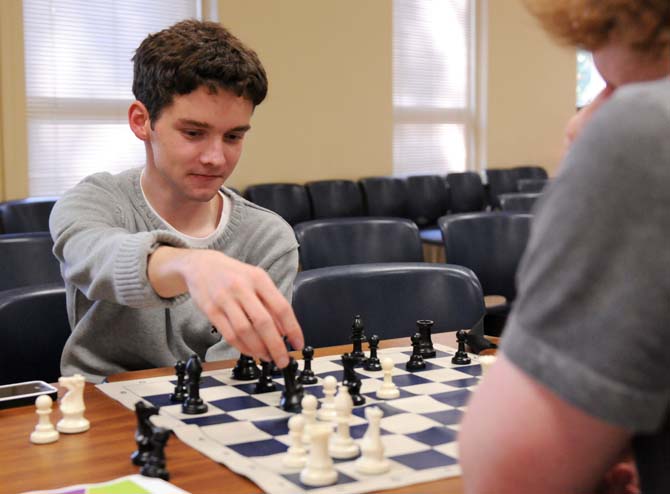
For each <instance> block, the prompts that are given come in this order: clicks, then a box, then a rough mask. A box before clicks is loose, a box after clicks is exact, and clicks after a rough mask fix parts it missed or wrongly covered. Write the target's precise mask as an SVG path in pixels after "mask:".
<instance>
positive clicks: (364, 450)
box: [356, 407, 391, 475]
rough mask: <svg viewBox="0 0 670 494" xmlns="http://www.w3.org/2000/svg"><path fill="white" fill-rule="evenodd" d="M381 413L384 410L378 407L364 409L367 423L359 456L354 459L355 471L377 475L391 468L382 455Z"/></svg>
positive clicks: (382, 413)
mask: <svg viewBox="0 0 670 494" xmlns="http://www.w3.org/2000/svg"><path fill="white" fill-rule="evenodd" d="M382 415H384V412H382V411H381V409H380V408H378V407H368V408H366V409H365V418H367V419H368V422H369V425H368V430H367V431H365V435H364V436H363V442H362V443H361V457H360V458H359V459H358V460H356V471H357V472H360V473H367V474H370V475H379V474H381V473H386V472H388V471H389V469H390V468H391V464H390V463H389V461H388V460H387V459H386V458H385V457H384V445H383V444H382V439H381V431H380V428H379V425H380V422H381V419H382Z"/></svg>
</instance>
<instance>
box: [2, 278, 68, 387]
mask: <svg viewBox="0 0 670 494" xmlns="http://www.w3.org/2000/svg"><path fill="white" fill-rule="evenodd" d="M70 332H71V331H70V324H69V322H68V317H67V311H66V308H65V288H64V287H63V286H62V285H59V284H50V285H37V286H29V287H23V288H17V289H15V290H6V291H4V292H0V384H9V383H16V382H22V381H33V380H42V381H46V382H55V381H57V380H58V377H59V376H60V357H61V353H62V351H63V346H64V345H65V341H66V340H67V338H68V336H69V335H70Z"/></svg>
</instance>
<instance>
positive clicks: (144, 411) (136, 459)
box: [130, 401, 158, 466]
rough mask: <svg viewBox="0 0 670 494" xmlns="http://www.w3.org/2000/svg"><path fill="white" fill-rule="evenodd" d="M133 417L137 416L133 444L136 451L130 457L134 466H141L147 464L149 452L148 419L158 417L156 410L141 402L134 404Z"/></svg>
mask: <svg viewBox="0 0 670 494" xmlns="http://www.w3.org/2000/svg"><path fill="white" fill-rule="evenodd" d="M135 415H136V416H137V430H136V431H135V442H136V443H137V450H136V451H134V452H133V454H132V455H130V460H131V461H132V462H133V464H134V465H137V466H141V465H144V464H145V463H146V462H147V458H148V457H149V453H150V452H151V427H152V425H153V424H152V423H151V421H150V420H149V417H151V416H152V415H158V408H156V407H154V406H151V405H147V404H146V403H144V402H143V401H138V402H137V403H135Z"/></svg>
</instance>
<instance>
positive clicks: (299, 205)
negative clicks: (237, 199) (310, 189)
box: [245, 183, 312, 226]
mask: <svg viewBox="0 0 670 494" xmlns="http://www.w3.org/2000/svg"><path fill="white" fill-rule="evenodd" d="M245 196H246V198H247V199H249V200H250V201H251V202H253V203H255V204H258V205H259V206H262V207H264V208H267V209H269V210H270V211H274V212H275V213H277V214H278V215H279V216H281V217H282V218H284V219H285V220H286V221H287V222H288V223H289V224H290V225H291V226H292V225H295V224H296V223H300V222H301V221H309V220H311V219H312V209H311V206H310V203H309V196H308V195H307V189H305V187H303V186H302V185H299V184H289V183H271V184H270V183H269V184H256V185H250V186H249V187H247V190H246V191H245Z"/></svg>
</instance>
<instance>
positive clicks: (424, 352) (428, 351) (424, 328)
mask: <svg viewBox="0 0 670 494" xmlns="http://www.w3.org/2000/svg"><path fill="white" fill-rule="evenodd" d="M433 324H435V323H434V322H433V321H431V320H429V319H419V320H418V321H417V322H416V327H417V329H418V330H419V334H420V335H421V346H420V347H419V349H420V350H421V356H422V357H423V358H425V359H426V358H435V356H436V355H437V352H436V351H435V348H434V347H433V339H432V335H431V331H432V329H433Z"/></svg>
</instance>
